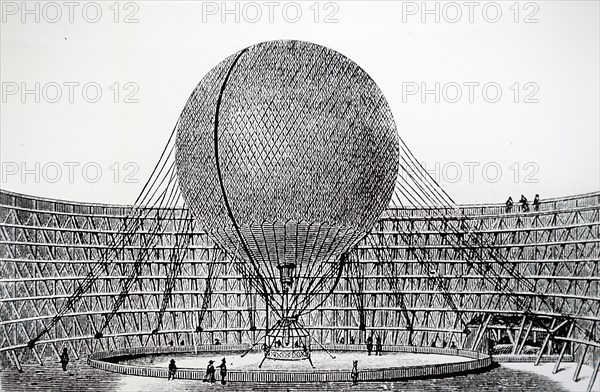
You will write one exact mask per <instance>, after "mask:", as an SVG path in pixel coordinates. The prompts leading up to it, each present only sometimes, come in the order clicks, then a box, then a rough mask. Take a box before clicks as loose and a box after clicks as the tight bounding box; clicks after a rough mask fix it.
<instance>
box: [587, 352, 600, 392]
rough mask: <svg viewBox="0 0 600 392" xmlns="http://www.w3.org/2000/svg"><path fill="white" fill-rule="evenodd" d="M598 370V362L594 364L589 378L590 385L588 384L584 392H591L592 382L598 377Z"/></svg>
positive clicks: (599, 363)
mask: <svg viewBox="0 0 600 392" xmlns="http://www.w3.org/2000/svg"><path fill="white" fill-rule="evenodd" d="M598 370H600V360H598V363H597V364H596V367H595V368H594V372H593V373H592V377H591V378H590V383H589V384H588V387H587V390H586V392H592V388H593V387H594V382H595V381H596V377H597V376H598Z"/></svg>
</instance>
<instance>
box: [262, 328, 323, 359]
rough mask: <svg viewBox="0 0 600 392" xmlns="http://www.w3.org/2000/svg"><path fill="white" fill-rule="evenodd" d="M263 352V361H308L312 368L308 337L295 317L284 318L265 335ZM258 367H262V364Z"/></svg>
mask: <svg viewBox="0 0 600 392" xmlns="http://www.w3.org/2000/svg"><path fill="white" fill-rule="evenodd" d="M263 351H264V353H265V358H264V359H272V360H275V361H302V360H308V361H310V362H311V366H312V361H311V359H310V335H309V334H308V331H306V329H305V328H304V326H303V325H302V324H301V323H300V322H299V321H298V318H297V317H284V318H282V319H281V320H279V321H278V322H277V323H276V324H275V326H274V327H273V328H272V329H271V330H270V331H269V332H268V333H267V336H266V338H265V343H264V345H263ZM264 359H263V362H264ZM260 366H262V362H261V364H260ZM260 366H259V367H260Z"/></svg>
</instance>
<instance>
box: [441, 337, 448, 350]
mask: <svg viewBox="0 0 600 392" xmlns="http://www.w3.org/2000/svg"><path fill="white" fill-rule="evenodd" d="M447 345H448V343H446V339H444V340H442V348H446V346H447Z"/></svg>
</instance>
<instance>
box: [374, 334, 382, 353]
mask: <svg viewBox="0 0 600 392" xmlns="http://www.w3.org/2000/svg"><path fill="white" fill-rule="evenodd" d="M382 348H383V345H382V344H381V338H380V337H379V336H377V339H375V355H381V349H382Z"/></svg>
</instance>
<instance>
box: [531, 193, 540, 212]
mask: <svg viewBox="0 0 600 392" xmlns="http://www.w3.org/2000/svg"><path fill="white" fill-rule="evenodd" d="M533 209H534V210H535V211H539V210H540V195H538V194H537V193H536V194H535V198H534V199H533Z"/></svg>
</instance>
